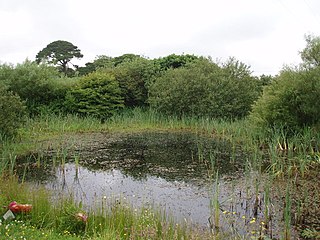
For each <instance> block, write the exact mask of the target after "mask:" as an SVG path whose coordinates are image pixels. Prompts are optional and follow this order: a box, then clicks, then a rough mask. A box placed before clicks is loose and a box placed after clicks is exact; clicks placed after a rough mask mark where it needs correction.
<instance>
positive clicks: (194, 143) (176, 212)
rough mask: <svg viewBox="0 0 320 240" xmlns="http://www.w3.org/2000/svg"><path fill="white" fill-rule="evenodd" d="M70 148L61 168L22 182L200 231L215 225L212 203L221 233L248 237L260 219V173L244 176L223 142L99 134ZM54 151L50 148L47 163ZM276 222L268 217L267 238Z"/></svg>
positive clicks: (242, 160) (237, 157)
mask: <svg viewBox="0 0 320 240" xmlns="http://www.w3.org/2000/svg"><path fill="white" fill-rule="evenodd" d="M69 151H70V153H68V157H66V159H65V162H64V163H63V165H56V166H52V164H47V165H46V164H44V165H43V166H42V167H40V168H37V167H33V168H32V171H28V172H27V173H26V177H27V179H28V180H29V181H34V182H38V183H40V184H44V185H45V186H47V187H48V188H50V189H53V190H57V191H58V192H63V193H66V194H72V195H74V196H75V197H76V199H77V200H79V201H82V202H83V203H84V204H85V205H86V206H93V205H94V204H98V205H99V204H103V203H104V200H105V199H109V200H110V201H124V202H127V203H128V204H130V205H132V207H133V208H134V209H135V208H139V207H141V206H144V207H148V206H151V207H153V208H155V209H161V210H162V211H163V210H165V212H166V213H167V214H168V215H170V216H173V217H174V219H175V220H176V221H177V222H187V223H188V224H189V225H194V226H197V227H200V228H202V229H210V228H212V227H213V211H212V209H213V208H212V204H211V203H212V201H213V200H214V199H218V201H219V203H220V211H219V212H220V214H221V227H222V228H224V230H225V231H229V230H230V229H232V231H234V232H236V234H240V235H246V234H248V232H250V231H251V229H257V228H260V227H261V225H259V224H261V222H262V221H264V219H265V218H264V216H263V212H264V206H263V193H262V192H261V189H260V187H261V186H260V185H258V184H257V181H256V180H257V178H259V182H261V181H263V180H262V179H263V176H262V175H258V174H257V173H255V172H247V171H246V172H247V173H246V172H245V171H244V170H243V169H244V168H245V164H246V163H247V160H248V158H249V156H248V155H246V154H244V153H243V152H242V151H241V150H240V149H239V148H238V147H235V146H233V145H232V144H230V143H228V142H226V141H222V140H219V141H217V140H216V139H212V138H208V137H201V136H197V135H195V134H192V133H166V132H161V133H150V132H146V133H139V134H122V135H108V134H100V135H96V136H94V137H92V136H91V137H88V138H87V139H86V138H84V137H81V139H78V140H77V141H75V144H74V147H73V149H72V150H69ZM71 152H72V154H71ZM55 154H57V152H56V151H48V152H47V162H50V159H51V163H52V159H53V158H54V157H55ZM75 158H76V159H77V162H75V161H74V159H75ZM216 172H218V173H219V180H218V182H216V177H215V176H216ZM217 186H218V189H217ZM217 190H219V195H218V198H217V197H216V192H217ZM110 201H109V202H110ZM281 208H282V205H281V201H280V200H277V199H273V211H274V212H275V213H279V209H281ZM253 220H254V221H253ZM280 222H281V219H280V218H279V217H276V216H275V217H273V223H272V224H273V227H272V230H273V232H274V233H273V234H276V232H277V228H281V224H280Z"/></svg>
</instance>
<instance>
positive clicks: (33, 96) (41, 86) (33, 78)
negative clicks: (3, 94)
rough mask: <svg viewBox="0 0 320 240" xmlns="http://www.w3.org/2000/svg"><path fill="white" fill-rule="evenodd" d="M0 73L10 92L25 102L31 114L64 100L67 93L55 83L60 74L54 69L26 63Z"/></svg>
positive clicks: (2, 70)
mask: <svg viewBox="0 0 320 240" xmlns="http://www.w3.org/2000/svg"><path fill="white" fill-rule="evenodd" d="M4 70H5V71H4ZM0 71H1V72H2V74H0V77H1V78H2V79H1V80H2V81H5V82H7V84H8V86H9V90H11V91H13V92H14V93H16V94H18V95H19V96H20V98H21V99H22V100H24V101H25V103H26V106H27V109H28V111H29V113H31V114H35V113H38V112H39V108H41V107H42V106H45V105H49V104H51V103H53V102H55V101H57V100H59V99H63V98H64V94H65V91H64V90H63V89H61V88H60V87H59V86H58V84H57V83H56V81H55V80H56V79H57V78H59V73H58V72H57V70H56V69H54V68H53V67H50V66H47V65H44V64H41V65H37V64H36V63H33V62H30V61H25V62H24V63H22V64H18V65H17V66H16V67H12V68H11V69H10V70H8V69H7V68H2V69H1V70H0ZM4 73H5V74H4Z"/></svg>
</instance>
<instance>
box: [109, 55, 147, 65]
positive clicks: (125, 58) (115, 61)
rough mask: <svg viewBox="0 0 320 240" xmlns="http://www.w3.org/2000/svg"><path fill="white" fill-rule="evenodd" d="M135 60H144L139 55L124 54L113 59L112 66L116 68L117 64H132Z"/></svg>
mask: <svg viewBox="0 0 320 240" xmlns="http://www.w3.org/2000/svg"><path fill="white" fill-rule="evenodd" d="M136 59H144V58H143V57H141V56H140V55H136V54H132V53H126V54H123V55H121V56H118V57H115V58H113V59H112V62H113V64H114V66H118V65H119V64H122V63H126V62H132V61H135V60H136Z"/></svg>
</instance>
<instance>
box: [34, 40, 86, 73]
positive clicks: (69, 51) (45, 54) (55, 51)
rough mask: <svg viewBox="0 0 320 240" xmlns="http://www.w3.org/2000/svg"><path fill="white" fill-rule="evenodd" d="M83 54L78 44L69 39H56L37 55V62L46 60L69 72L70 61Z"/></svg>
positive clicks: (64, 71)
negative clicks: (68, 40)
mask: <svg viewBox="0 0 320 240" xmlns="http://www.w3.org/2000/svg"><path fill="white" fill-rule="evenodd" d="M82 57H83V55H82V54H81V52H80V49H78V47H77V46H75V45H73V44H72V43H70V42H67V41H62V40H58V41H54V42H52V43H50V44H48V45H47V46H46V47H45V48H44V49H42V50H41V51H40V52H38V54H37V55H36V61H37V63H40V62H42V61H46V62H47V63H50V64H53V65H58V66H60V71H61V72H63V73H64V74H67V73H68V63H69V62H70V61H71V59H72V58H82Z"/></svg>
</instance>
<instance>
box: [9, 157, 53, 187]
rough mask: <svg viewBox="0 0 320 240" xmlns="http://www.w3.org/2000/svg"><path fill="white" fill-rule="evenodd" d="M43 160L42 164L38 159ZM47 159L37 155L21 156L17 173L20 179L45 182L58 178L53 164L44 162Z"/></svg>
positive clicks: (17, 165) (16, 169) (16, 168)
mask: <svg viewBox="0 0 320 240" xmlns="http://www.w3.org/2000/svg"><path fill="white" fill-rule="evenodd" d="M38 158H41V162H37V159H38ZM44 158H45V157H44V156H40V155H37V154H32V155H30V156H21V157H20V158H19V159H18V160H17V164H16V166H15V172H16V174H17V176H19V178H20V179H21V180H22V179H23V180H25V181H28V182H44V181H48V180H52V179H55V178H56V175H55V169H54V167H53V166H52V163H49V162H48V161H43V159H44Z"/></svg>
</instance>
